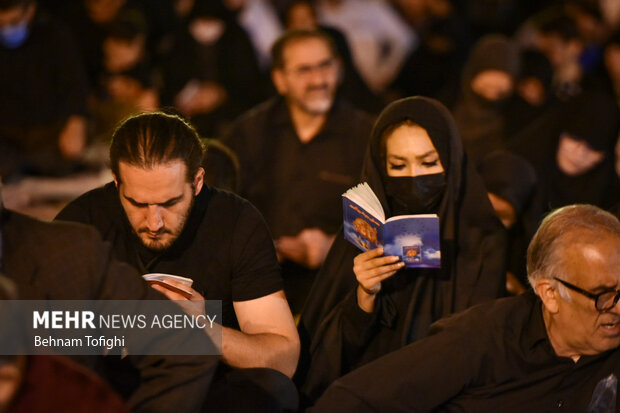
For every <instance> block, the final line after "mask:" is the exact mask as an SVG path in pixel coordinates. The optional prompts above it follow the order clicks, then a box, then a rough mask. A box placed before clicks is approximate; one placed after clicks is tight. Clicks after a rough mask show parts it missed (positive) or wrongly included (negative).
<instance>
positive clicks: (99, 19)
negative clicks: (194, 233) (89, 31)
mask: <svg viewBox="0 0 620 413" xmlns="http://www.w3.org/2000/svg"><path fill="white" fill-rule="evenodd" d="M124 5H125V0H84V6H85V7H86V13H87V14H88V17H90V19H91V20H92V21H94V22H95V23H99V24H103V23H109V22H111V21H112V20H114V19H115V18H116V16H118V12H119V11H120V10H121V8H122V7H123V6H124Z"/></svg>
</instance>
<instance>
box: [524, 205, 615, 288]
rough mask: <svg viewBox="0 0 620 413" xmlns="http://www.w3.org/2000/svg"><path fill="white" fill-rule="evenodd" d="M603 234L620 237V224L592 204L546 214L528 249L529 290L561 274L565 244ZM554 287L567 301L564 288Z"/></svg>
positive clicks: (572, 206)
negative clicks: (543, 280) (541, 280)
mask: <svg viewBox="0 0 620 413" xmlns="http://www.w3.org/2000/svg"><path fill="white" fill-rule="evenodd" d="M602 234H607V235H609V236H613V237H620V221H618V218H616V217H615V216H613V215H612V214H610V213H609V212H606V211H603V210H602V209H600V208H597V207H595V206H593V205H569V206H565V207H562V208H559V209H556V210H555V211H553V212H551V213H550V214H549V215H547V216H546V217H545V219H544V220H543V221H542V223H541V224H540V227H539V228H538V231H536V234H534V237H533V238H532V241H531V242H530V245H529V247H528V249H527V274H528V276H527V277H528V281H529V283H530V285H531V286H532V288H535V287H536V283H537V282H538V281H539V280H540V279H543V278H545V279H551V280H553V277H554V276H555V275H556V274H561V273H562V265H563V262H564V260H563V256H562V250H563V247H564V246H565V245H566V244H568V243H569V242H578V243H595V242H596V241H597V240H598V239H600V238H601V235H602ZM554 282H555V280H554ZM557 285H558V292H559V293H560V295H561V296H562V297H563V298H565V299H567V298H568V297H569V296H568V291H566V288H564V286H560V284H559V283H557ZM560 287H561V288H560Z"/></svg>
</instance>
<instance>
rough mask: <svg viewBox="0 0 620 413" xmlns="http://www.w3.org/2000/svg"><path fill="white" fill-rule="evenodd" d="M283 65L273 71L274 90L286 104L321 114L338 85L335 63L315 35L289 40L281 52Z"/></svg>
mask: <svg viewBox="0 0 620 413" xmlns="http://www.w3.org/2000/svg"><path fill="white" fill-rule="evenodd" d="M283 58H284V68H281V69H276V70H274V72H273V80H274V82H275V85H276V88H277V89H278V92H279V93H280V94H281V95H283V96H285V97H286V99H287V101H288V103H289V105H293V106H295V107H296V108H297V109H299V110H301V111H303V112H306V113H309V114H313V115H324V114H326V113H327V112H328V111H329V110H330V109H331V107H332V103H333V101H334V96H335V94H336V89H337V87H338V73H339V70H340V69H339V62H338V60H337V59H336V58H335V57H334V56H333V55H332V53H331V50H330V49H329V46H328V45H327V44H326V43H325V41H324V40H322V39H319V38H308V39H303V40H297V41H294V42H291V43H290V44H289V45H287V46H286V48H285V49H284V52H283Z"/></svg>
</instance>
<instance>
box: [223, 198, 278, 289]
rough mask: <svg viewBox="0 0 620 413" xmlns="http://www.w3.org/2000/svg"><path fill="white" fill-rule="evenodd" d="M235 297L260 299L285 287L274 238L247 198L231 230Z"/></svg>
mask: <svg viewBox="0 0 620 413" xmlns="http://www.w3.org/2000/svg"><path fill="white" fill-rule="evenodd" d="M231 237H232V243H231V255H232V257H231V262H232V263H233V265H234V268H233V275H232V288H231V289H232V300H233V301H247V300H252V299H255V298H260V297H263V296H266V295H269V294H272V293H274V292H277V291H279V290H281V289H282V288H283V286H282V276H281V274H280V266H279V264H278V260H277V258H276V251H275V247H274V245H273V240H272V238H271V234H270V233H269V229H268V228H267V224H266V223H265V220H264V219H263V217H262V216H261V215H260V213H259V212H258V210H257V209H256V208H254V206H252V205H251V204H250V203H249V202H247V201H245V202H244V204H243V207H242V210H241V211H240V214H239V217H238V219H237V222H236V224H235V228H234V229H233V231H232V233H231Z"/></svg>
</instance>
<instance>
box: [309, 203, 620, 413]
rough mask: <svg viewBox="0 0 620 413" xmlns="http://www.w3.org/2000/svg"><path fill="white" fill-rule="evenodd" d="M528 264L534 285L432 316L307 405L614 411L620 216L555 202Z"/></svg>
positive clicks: (619, 337)
mask: <svg viewBox="0 0 620 413" xmlns="http://www.w3.org/2000/svg"><path fill="white" fill-rule="evenodd" d="M527 269H528V278H529V282H530V284H531V285H532V287H533V289H534V292H531V291H530V292H528V293H525V294H523V295H520V296H516V297H511V298H505V299H501V300H497V301H495V302H492V303H488V304H483V305H480V306H478V307H473V308H471V309H469V310H467V311H465V312H462V313H460V314H457V315H455V316H452V317H450V318H447V319H443V320H440V321H438V322H437V323H436V324H435V325H434V328H433V329H432V330H434V331H433V334H432V335H431V336H429V337H428V338H426V339H424V340H420V341H417V342H415V343H413V344H411V345H409V346H407V347H404V348H402V349H400V350H398V351H395V352H393V353H391V354H389V355H387V356H385V357H382V358H381V359H378V360H376V361H374V362H372V363H370V364H367V365H366V366H363V367H361V368H360V369H358V370H356V371H354V372H352V373H350V374H349V375H347V376H345V377H343V378H341V379H340V380H338V381H337V382H335V383H334V384H333V385H332V386H331V387H330V388H329V389H328V390H327V392H326V393H325V394H324V395H323V397H322V398H321V399H320V400H319V401H318V402H317V405H316V406H315V410H314V411H321V412H322V411H339V412H356V413H359V412H369V411H373V412H374V411H381V412H393V411H399V412H403V411H415V412H428V411H433V412H436V411H459V412H497V411H502V412H542V411H551V410H554V409H556V408H564V409H567V410H568V411H571V412H586V411H587V412H595V411H596V412H603V411H604V412H615V411H616V408H615V406H616V394H617V383H618V377H617V375H618V373H619V370H618V366H620V349H619V346H620V306H618V300H619V299H620V222H618V220H617V219H616V218H615V217H614V216H612V215H611V214H609V213H607V212H604V211H602V210H600V209H598V208H596V207H593V206H590V205H573V206H567V207H564V208H562V209H559V210H556V211H555V212H553V213H552V214H550V215H549V216H548V217H546V218H545V220H544V221H543V222H542V224H541V226H540V228H539V229H538V231H537V233H536V235H535V236H534V238H533V239H532V242H531V243H530V246H529V249H528V256H527ZM534 293H535V294H534Z"/></svg>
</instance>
